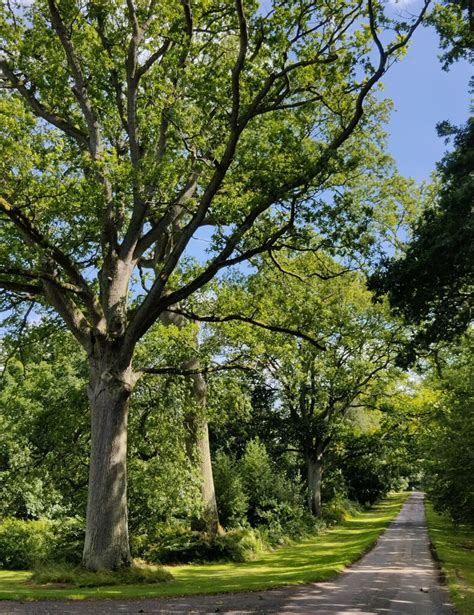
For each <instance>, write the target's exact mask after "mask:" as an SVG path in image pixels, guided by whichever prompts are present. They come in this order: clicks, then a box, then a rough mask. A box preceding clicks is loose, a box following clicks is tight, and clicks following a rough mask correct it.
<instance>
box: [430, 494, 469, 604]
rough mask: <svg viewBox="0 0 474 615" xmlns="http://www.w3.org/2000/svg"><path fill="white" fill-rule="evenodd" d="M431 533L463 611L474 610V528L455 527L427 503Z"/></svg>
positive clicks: (437, 552) (453, 598)
mask: <svg viewBox="0 0 474 615" xmlns="http://www.w3.org/2000/svg"><path fill="white" fill-rule="evenodd" d="M426 521H427V524H428V534H429V537H430V541H431V544H432V545H433V547H434V549H435V552H436V556H437V559H438V561H439V563H440V565H441V570H442V572H443V573H444V575H445V577H446V582H447V584H448V588H449V592H450V594H451V599H452V601H453V604H454V606H455V607H456V608H457V610H458V611H459V613H461V614H463V615H464V614H465V615H472V614H473V613H474V529H472V528H468V527H466V526H459V527H455V526H453V524H452V523H451V521H450V520H449V519H448V518H447V517H446V516H445V515H440V514H438V513H437V512H435V511H434V510H433V506H432V505H431V504H430V502H427V503H426Z"/></svg>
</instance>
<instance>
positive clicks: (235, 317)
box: [168, 308, 326, 350]
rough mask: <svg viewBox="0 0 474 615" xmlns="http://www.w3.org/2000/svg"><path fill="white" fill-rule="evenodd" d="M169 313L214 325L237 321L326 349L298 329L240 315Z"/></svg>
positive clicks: (181, 311)
mask: <svg viewBox="0 0 474 615" xmlns="http://www.w3.org/2000/svg"><path fill="white" fill-rule="evenodd" d="M168 311H169V312H175V313H176V314H181V315H182V316H185V317H186V318H189V319H191V320H197V321H199V322H214V323H223V322H231V321H239V322H243V323H246V324H249V325H252V326H254V327H259V328H261V329H266V330H267V331H273V332H274V333H286V334H288V335H292V336H294V337H297V338H299V339H302V340H305V341H306V342H309V343H310V344H311V345H312V346H315V347H316V348H317V349H318V350H326V347H325V346H323V344H322V343H321V342H320V341H318V340H316V339H314V338H313V337H311V336H310V335H308V334H306V333H303V332H302V331H299V330H298V329H291V328H289V327H284V326H281V325H270V324H268V323H265V322H261V321H259V320H255V319H254V318H251V317H249V316H243V315H242V314H227V315H226V316H213V315H207V316H203V315H202V314H196V313H195V312H190V311H188V310H182V309H179V308H173V309H170V308H169V309H168Z"/></svg>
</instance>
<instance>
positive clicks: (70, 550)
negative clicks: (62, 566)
mask: <svg viewBox="0 0 474 615" xmlns="http://www.w3.org/2000/svg"><path fill="white" fill-rule="evenodd" d="M83 542H84V524H83V523H82V522H80V521H79V520H77V519H67V518H65V519H61V520H60V521H50V520H47V519H41V520H37V521H23V520H21V519H13V518H8V517H7V518H4V519H2V520H1V521H0V568H5V569H20V570H26V569H28V568H31V567H32V566H35V565H36V564H39V563H41V564H43V563H44V562H71V563H76V564H77V563H79V562H80V561H81V558H82V547H83Z"/></svg>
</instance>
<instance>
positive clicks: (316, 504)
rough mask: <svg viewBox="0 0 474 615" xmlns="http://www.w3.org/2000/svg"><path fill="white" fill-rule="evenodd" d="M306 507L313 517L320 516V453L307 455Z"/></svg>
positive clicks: (321, 469)
mask: <svg viewBox="0 0 474 615" xmlns="http://www.w3.org/2000/svg"><path fill="white" fill-rule="evenodd" d="M306 464H307V471H308V509H309V511H310V512H311V514H313V515H314V516H315V517H320V516H321V482H322V476H323V465H322V461H321V456H320V455H308V457H307V460H306Z"/></svg>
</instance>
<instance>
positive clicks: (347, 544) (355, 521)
mask: <svg viewBox="0 0 474 615" xmlns="http://www.w3.org/2000/svg"><path fill="white" fill-rule="evenodd" d="M407 496H408V494H394V495H391V496H389V497H388V498H387V499H386V500H384V501H383V502H381V503H380V504H379V505H377V506H375V507H374V508H372V509H371V510H369V511H367V512H363V513H359V514H357V515H354V516H353V517H350V518H349V519H347V520H346V521H344V522H343V523H341V524H340V525H338V526H336V527H333V528H332V529H330V530H327V531H326V532H324V533H322V534H318V535H316V536H313V537H311V538H307V539H305V540H302V541H300V542H296V543H294V544H292V545H289V546H286V547H282V548H280V549H277V550H275V551H272V552H269V553H265V554H264V555H262V556H261V557H259V558H258V559H257V560H255V561H252V562H245V563H226V564H196V565H186V566H174V567H168V568H167V569H168V570H170V571H171V573H172V575H173V580H172V581H169V582H167V583H163V584H161V585H114V586H111V587H110V586H108V587H94V588H92V587H81V588H72V589H71V588H58V587H47V586H46V587H45V586H41V587H40V586H33V585H32V584H31V575H32V573H31V572H27V571H6V570H0V599H3V600H39V599H73V600H80V599H84V598H95V599H104V598H108V599H113V598H121V599H123V598H152V597H164V596H184V595H190V594H211V593H220V592H236V591H257V590H264V589H270V588H274V587H279V586H280V587H281V586H284V585H300V584H303V583H310V582H315V581H324V580H327V579H329V578H331V577H333V576H335V575H336V574H337V573H339V572H341V571H342V570H343V569H344V568H345V567H346V566H348V565H349V564H351V563H352V562H354V561H355V560H357V559H358V558H359V557H361V556H362V555H363V554H364V553H366V552H367V551H368V550H369V549H370V548H371V547H372V545H373V544H374V543H375V542H376V540H377V538H378V537H379V535H380V534H381V533H382V531H383V530H384V529H385V528H386V527H387V525H388V524H389V523H390V521H391V520H392V519H393V518H394V517H395V516H396V514H397V513H398V511H399V510H400V508H401V506H402V504H403V502H404V501H405V499H406V497H407Z"/></svg>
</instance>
